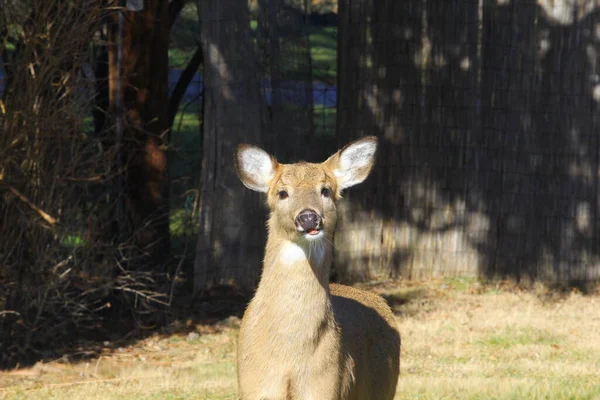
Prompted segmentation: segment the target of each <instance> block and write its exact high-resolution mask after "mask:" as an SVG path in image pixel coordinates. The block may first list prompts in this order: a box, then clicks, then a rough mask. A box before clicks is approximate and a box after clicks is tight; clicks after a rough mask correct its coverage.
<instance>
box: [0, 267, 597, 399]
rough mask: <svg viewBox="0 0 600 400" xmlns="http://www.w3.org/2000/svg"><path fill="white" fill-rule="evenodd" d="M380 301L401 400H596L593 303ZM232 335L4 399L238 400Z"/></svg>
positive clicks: (430, 294)
mask: <svg viewBox="0 0 600 400" xmlns="http://www.w3.org/2000/svg"><path fill="white" fill-rule="evenodd" d="M458 282H459V283H460V285H459V284H458ZM450 283H452V285H450ZM453 285H455V286H453ZM375 290H377V291H378V292H380V293H383V294H385V295H386V298H387V299H388V300H389V302H390V303H391V304H392V305H393V306H394V309H395V310H396V312H397V313H398V314H397V321H398V326H399V329H400V332H401V335H402V360H401V375H400V380H399V384H398V391H397V394H396V399H397V400H400V399H430V400H438V399H469V400H484V399H485V400H487V399H498V400H517V399H534V400H535V399H540V400H541V399H557V400H567V399H589V400H597V399H599V398H600V336H599V335H598V329H599V328H600V307H599V306H600V298H599V297H597V296H582V295H580V294H577V293H571V294H568V295H564V296H562V297H560V296H558V297H556V296H546V294H545V293H542V292H539V291H537V292H536V291H532V292H525V291H519V290H508V289H503V288H501V287H497V286H485V285H481V284H479V283H478V282H477V281H476V280H473V279H471V278H465V279H462V278H457V279H447V280H441V281H434V282H426V283H422V284H414V283H413V284H405V285H401V286H396V285H387V286H380V287H376V288H375ZM549 298H552V300H548V299H549ZM232 326H233V327H231V326H229V325H227V326H223V327H221V328H217V329H215V328H214V327H207V326H201V325H198V326H196V327H192V328H193V329H195V330H196V331H197V332H199V334H198V335H196V336H193V337H189V336H188V335H186V334H171V335H165V336H157V337H152V338H149V339H145V340H142V341H140V342H138V343H136V344H134V345H131V346H129V347H126V348H122V349H117V350H111V351H107V352H106V353H105V354H104V355H103V356H102V357H101V358H98V359H94V360H90V361H87V362H82V363H68V362H66V361H64V360H59V361H55V362H51V363H48V364H38V365H37V366H35V367H34V368H31V369H25V370H20V371H18V372H19V374H16V373H14V372H11V371H7V372H3V373H0V397H3V398H11V399H12V398H15V399H38V398H48V399H59V400H62V399H75V398H77V399H79V398H85V399H116V398H119V399H125V400H129V399H214V400H224V399H235V398H236V393H237V389H236V375H235V341H236V337H237V328H235V326H236V325H235V324H234V325H232Z"/></svg>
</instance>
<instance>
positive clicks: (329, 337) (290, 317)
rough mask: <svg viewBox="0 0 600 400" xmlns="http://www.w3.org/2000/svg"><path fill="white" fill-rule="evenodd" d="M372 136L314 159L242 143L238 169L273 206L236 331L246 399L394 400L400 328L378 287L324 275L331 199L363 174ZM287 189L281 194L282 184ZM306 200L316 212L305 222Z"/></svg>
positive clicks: (370, 153) (328, 252)
mask: <svg viewBox="0 0 600 400" xmlns="http://www.w3.org/2000/svg"><path fill="white" fill-rule="evenodd" d="M376 143H377V142H376V139H375V138H374V137H367V138H363V139H361V140H359V141H357V142H354V143H351V144H350V145H348V146H346V147H344V148H343V149H342V150H340V151H339V152H337V153H336V154H334V155H333V156H331V157H330V158H329V159H328V160H327V161H325V162H323V163H320V164H313V163H297V164H280V163H278V162H277V161H276V160H275V159H274V158H273V157H271V156H269V155H268V154H267V153H265V152H264V151H262V150H261V149H259V148H257V147H253V146H248V145H242V146H240V147H239V149H238V152H237V154H236V169H237V171H238V175H239V176H240V179H241V180H242V182H243V183H244V184H245V185H246V186H247V187H249V188H251V189H253V190H257V191H261V192H265V193H267V203H268V205H269V208H270V210H271V213H270V217H269V221H268V240H267V246H266V252H265V258H264V268H263V273H262V277H261V280H260V283H259V286H258V289H257V291H256V294H255V296H254V298H253V299H252V301H251V302H250V304H249V306H248V308H247V310H246V313H245V314H244V318H243V321H242V326H241V330H240V334H239V340H238V358H237V367H238V383H239V392H240V398H241V399H242V400H287V399H290V400H292V399H293V400H342V399H344V400H359V399H360V400H391V399H393V397H394V394H395V391H396V383H397V380H398V374H399V362H400V359H399V357H400V335H399V333H398V330H397V327H396V322H395V320H394V315H393V313H392V312H391V310H390V308H389V307H388V305H387V304H386V302H385V301H384V300H383V299H382V298H381V297H379V296H377V295H375V294H372V293H369V292H365V291H362V290H359V289H356V288H352V287H348V286H343V285H337V284H332V285H329V273H330V266H331V257H332V250H333V248H332V247H333V246H332V243H333V233H334V230H335V224H336V219H337V213H336V202H337V201H338V200H339V199H340V197H341V196H340V195H341V191H342V189H344V188H346V187H350V186H352V185H355V184H357V183H360V182H362V181H363V180H364V179H365V178H366V177H367V176H368V174H369V172H370V170H371V168H372V165H373V160H374V153H375V149H376ZM282 193H283V194H282ZM303 210H310V211H311V212H314V213H316V214H317V215H318V216H319V217H320V226H319V228H318V229H309V230H308V231H304V230H303V228H302V224H300V223H299V222H298V216H299V215H300V213H302V212H303Z"/></svg>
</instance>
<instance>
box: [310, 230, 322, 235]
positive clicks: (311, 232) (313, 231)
mask: <svg viewBox="0 0 600 400" xmlns="http://www.w3.org/2000/svg"><path fill="white" fill-rule="evenodd" d="M319 232H320V231H319V230H318V229H311V230H309V231H308V234H309V235H316V234H317V233H319Z"/></svg>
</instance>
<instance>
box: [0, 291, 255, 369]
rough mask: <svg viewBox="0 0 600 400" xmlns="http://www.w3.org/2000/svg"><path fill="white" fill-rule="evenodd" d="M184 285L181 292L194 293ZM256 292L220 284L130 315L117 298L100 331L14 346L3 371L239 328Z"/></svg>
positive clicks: (1, 364)
mask: <svg viewBox="0 0 600 400" xmlns="http://www.w3.org/2000/svg"><path fill="white" fill-rule="evenodd" d="M186 286H189V285H188V284H187V283H184V285H182V287H181V288H179V290H178V291H179V292H181V293H191V288H188V287H186ZM251 295H252V293H249V292H246V291H243V290H241V289H238V288H237V287H235V286H229V285H220V286H215V287H213V288H211V289H210V290H206V291H203V292H200V293H198V294H197V295H195V296H187V297H186V296H185V295H180V296H179V297H177V298H176V299H174V300H173V304H172V305H171V306H170V307H166V306H165V307H162V308H155V309H153V310H152V312H148V313H147V314H135V315H134V314H133V313H130V314H129V317H124V315H125V314H126V311H124V308H125V307H130V305H128V304H125V303H124V302H123V301H119V300H118V299H114V301H113V304H112V306H111V307H110V308H109V309H107V310H108V311H107V312H106V313H105V314H104V315H102V319H101V320H98V322H96V324H95V325H94V329H93V330H90V329H85V330H82V329H79V330H78V329H77V327H75V326H69V327H65V329H70V330H71V334H70V335H66V334H65V335H60V339H58V340H57V341H55V342H48V343H46V345H45V346H44V345H39V344H38V346H37V347H36V348H35V349H30V350H28V351H27V352H19V350H18V349H12V351H11V352H3V354H2V359H0V371H2V370H9V369H14V368H26V367H32V366H34V365H35V364H37V363H39V362H41V363H48V362H51V361H56V360H59V359H61V360H64V361H68V362H82V361H86V360H91V359H96V358H98V357H100V356H102V355H103V354H106V353H110V352H112V351H115V350H117V349H120V348H124V347H128V346H131V345H135V344H136V343H137V342H139V341H142V340H144V339H146V338H149V337H152V336H157V335H158V336H171V335H178V336H184V335H188V334H190V333H192V332H197V327H198V326H205V327H206V328H207V329H206V331H210V332H218V331H219V330H221V329H223V328H224V327H227V326H230V327H233V326H236V325H237V324H238V323H239V320H240V319H241V317H242V315H243V313H244V310H245V308H246V305H247V304H248V302H249V300H250V298H251Z"/></svg>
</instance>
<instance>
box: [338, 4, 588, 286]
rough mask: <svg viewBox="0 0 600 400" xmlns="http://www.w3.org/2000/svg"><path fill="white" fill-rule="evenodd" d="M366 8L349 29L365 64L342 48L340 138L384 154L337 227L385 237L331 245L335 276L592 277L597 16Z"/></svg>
mask: <svg viewBox="0 0 600 400" xmlns="http://www.w3.org/2000/svg"><path fill="white" fill-rule="evenodd" d="M359 3H360V4H359ZM517 3H518V4H517ZM364 4H365V3H363V2H356V4H353V3H352V2H350V5H348V6H346V7H349V10H346V11H345V12H349V13H350V18H351V19H352V18H353V17H358V20H356V19H354V23H356V24H357V25H356V26H352V25H350V30H352V32H347V33H345V34H344V35H345V38H350V41H352V42H353V43H354V45H355V46H356V47H358V48H359V49H365V52H364V53H366V55H365V54H363V56H364V57H365V58H367V59H370V60H371V62H372V63H371V65H369V64H368V63H364V62H363V63H362V64H361V61H360V59H359V58H360V57H361V51H359V50H355V49H353V48H352V49H350V50H347V51H344V50H343V48H341V49H340V51H341V55H340V57H341V59H342V60H343V61H345V62H347V65H346V66H344V64H340V65H342V68H345V70H344V69H342V70H341V76H340V80H339V82H340V89H339V93H338V98H339V99H340V102H339V114H340V115H339V117H338V140H339V143H338V145H340V144H341V143H343V142H347V141H348V140H350V139H352V138H356V137H360V136H363V135H367V134H376V135H377V136H378V137H379V138H380V151H379V158H378V164H377V166H376V167H375V170H374V171H373V176H371V177H370V178H369V179H368V180H367V181H366V182H365V184H363V186H362V187H358V188H357V189H356V190H355V189H353V192H352V193H351V195H349V196H347V197H349V198H350V200H351V202H352V205H351V207H348V208H349V211H348V212H347V213H346V214H345V217H344V219H345V220H346V221H350V222H343V223H342V225H343V227H342V229H343V230H345V231H344V232H342V233H341V234H340V233H338V236H340V237H342V238H344V237H360V236H361V234H362V233H361V232H366V231H368V230H369V229H371V227H375V228H374V229H373V231H374V232H375V234H372V235H371V236H377V235H379V232H382V233H381V237H375V238H374V239H372V240H371V241H369V240H368V239H364V238H359V240H357V241H356V240H355V241H354V246H353V248H354V250H353V251H347V250H346V249H344V247H338V248H341V249H344V250H342V251H341V252H342V253H345V254H346V256H343V257H338V259H340V260H342V261H343V262H341V263H338V264H336V267H337V269H338V270H341V272H340V274H341V275H343V276H345V277H346V279H355V278H357V277H358V278H360V274H358V275H357V274H356V273H355V271H360V270H361V269H362V270H363V271H365V270H367V271H376V273H385V274H389V275H394V274H397V273H400V274H401V275H402V276H405V277H415V276H420V275H423V276H431V275H442V274H461V273H465V272H466V273H477V274H479V275H480V276H481V277H483V278H486V279H490V278H510V279H514V280H516V281H521V282H523V281H536V280H543V281H548V282H553V283H558V284H564V285H582V284H588V283H592V282H594V281H597V280H598V278H599V277H600V270H599V267H598V264H599V262H600V254H599V249H598V245H597V242H598V235H599V233H600V232H599V224H598V222H599V221H598V207H599V206H600V205H599V203H598V200H599V199H598V177H597V174H598V168H599V163H598V160H599V157H600V153H599V150H598V134H597V125H598V103H597V100H596V99H595V98H594V93H595V92H597V91H598V90H597V86H596V85H597V83H596V80H597V73H598V70H597V67H596V65H597V63H598V53H599V50H600V49H599V47H598V46H599V44H598V40H597V37H596V36H595V35H596V34H595V33H594V32H595V29H596V28H595V26H596V24H597V22H598V17H599V16H600V11H599V10H598V9H594V10H592V11H589V10H588V13H587V14H585V13H579V14H578V15H579V19H577V18H574V21H572V23H569V24H564V25H561V24H558V23H557V22H555V21H553V20H550V19H549V17H548V14H547V13H546V11H545V10H544V9H543V8H542V7H541V6H539V5H538V4H537V3H536V2H534V1H529V2H525V3H522V2H516V1H512V2H502V3H500V2H495V1H485V2H483V7H481V8H480V7H479V2H478V1H446V2H441V1H440V2H435V1H434V2H424V1H418V0H413V1H408V2H391V1H388V0H375V1H374V3H373V6H372V8H369V7H368V6H366V5H364ZM517 5H518V7H517ZM360 7H363V9H360ZM341 11H342V12H344V10H343V7H341ZM575 11H577V10H575ZM575 11H574V12H575ZM361 13H362V15H364V17H362V18H361V17H360V15H361ZM344 18H345V17H344V16H343V15H342V16H341V21H342V22H341V23H342V24H343V23H344ZM361 21H362V22H364V24H365V25H364V26H365V29H366V30H367V31H368V32H367V33H360V34H359V33H357V32H356V30H357V27H358V26H359V25H360V24H361ZM360 26H361V27H362V26H363V25H360ZM342 29H343V28H342ZM340 34H342V32H340ZM369 38H370V39H369ZM344 40H345V39H344V38H342V39H341V41H340V43H344ZM369 40H370V42H369ZM596 97H598V96H597V95H596ZM360 210H374V211H373V212H371V213H369V212H367V211H364V212H365V213H367V214H368V217H367V218H362V219H361V218H360V214H361V213H363V211H360ZM377 224H379V225H378V226H376V225H377ZM367 236H368V235H367ZM386 236H390V237H394V238H396V239H395V240H393V243H394V245H393V246H385V243H384V242H385V240H384V237H386ZM378 240H379V241H380V242H381V243H380V244H379V245H377V243H376V242H377V241H378ZM350 242H352V240H351V239H342V240H341V241H340V243H350ZM398 249H402V250H403V251H404V252H405V253H406V254H408V256H405V257H403V258H402V259H403V264H402V265H400V266H397V267H396V268H397V269H396V270H394V269H392V268H391V267H390V266H389V265H387V264H386V263H385V262H382V261H381V260H382V259H384V258H385V257H386V254H390V253H394V252H397V251H398ZM364 252H367V253H371V254H374V256H373V257H372V259H371V260H368V261H367V263H366V266H365V264H364V262H365V261H364V258H362V257H360V254H361V253H364ZM355 264H356V265H355ZM361 264H362V265H361ZM348 265H349V267H348ZM367 275H368V274H367Z"/></svg>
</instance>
